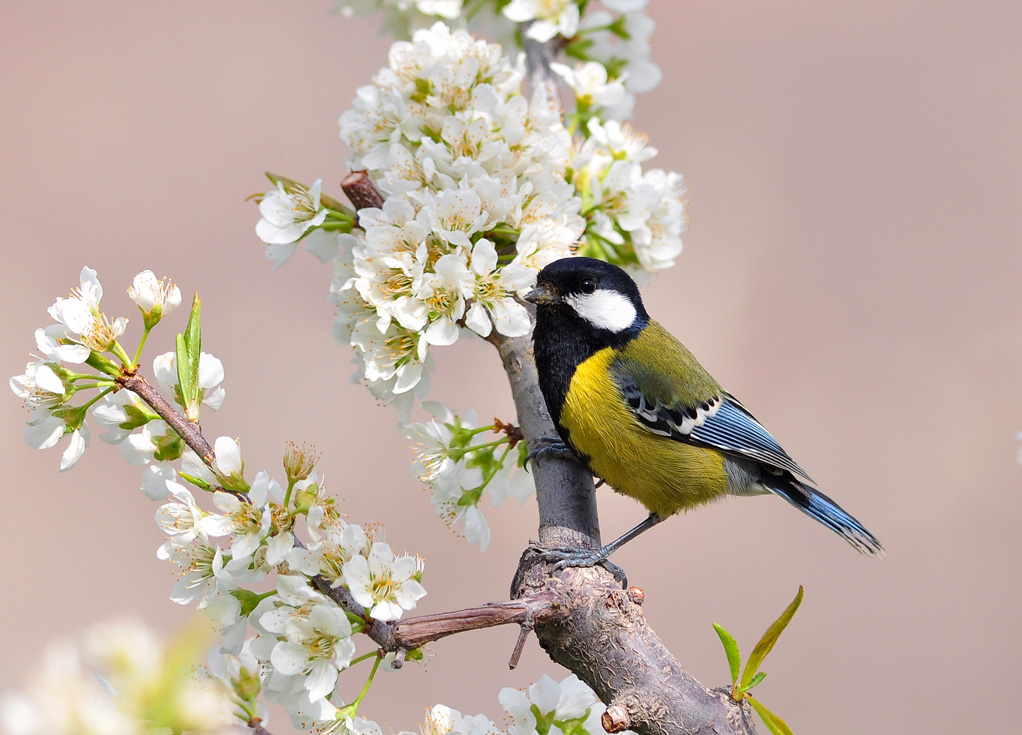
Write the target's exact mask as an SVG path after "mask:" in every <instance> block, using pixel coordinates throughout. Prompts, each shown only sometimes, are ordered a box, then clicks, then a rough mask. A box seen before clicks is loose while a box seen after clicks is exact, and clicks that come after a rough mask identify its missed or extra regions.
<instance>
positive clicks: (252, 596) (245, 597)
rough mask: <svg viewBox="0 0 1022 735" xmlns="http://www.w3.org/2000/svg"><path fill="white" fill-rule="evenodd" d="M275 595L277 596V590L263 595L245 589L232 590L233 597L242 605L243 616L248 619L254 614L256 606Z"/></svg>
mask: <svg viewBox="0 0 1022 735" xmlns="http://www.w3.org/2000/svg"><path fill="white" fill-rule="evenodd" d="M275 594H277V591H276V590H271V591H270V592H264V593H263V594H261V595H260V594H258V593H256V592H251V591H249V590H243V589H236V590H231V596H232V597H234V599H236V600H237V601H238V602H240V603H241V614H242V615H243V616H245V617H246V618H247V617H248V616H249V615H251V614H252V611H253V610H255V609H256V605H258V604H259V603H260V602H262V601H263V600H265V599H266V598H267V597H270V596H271V595H275Z"/></svg>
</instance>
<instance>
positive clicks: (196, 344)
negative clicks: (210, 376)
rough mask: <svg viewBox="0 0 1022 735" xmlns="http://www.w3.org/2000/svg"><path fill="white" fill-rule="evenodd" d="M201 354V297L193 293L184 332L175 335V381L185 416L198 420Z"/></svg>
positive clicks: (200, 394)
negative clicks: (178, 388)
mask: <svg viewBox="0 0 1022 735" xmlns="http://www.w3.org/2000/svg"><path fill="white" fill-rule="evenodd" d="M201 354H202V299H200V298H199V294H198V293H196V294H195V298H194V299H193V300H192V311H191V313H190V314H189V315H188V326H186V327H185V331H184V334H179V335H177V382H178V386H179V387H180V389H181V403H182V405H183V406H184V409H185V418H186V419H188V420H189V421H198V419H199V403H200V401H202V388H201V387H200V386H199V356H200V355H201Z"/></svg>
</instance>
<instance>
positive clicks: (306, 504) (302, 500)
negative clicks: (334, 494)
mask: <svg viewBox="0 0 1022 735" xmlns="http://www.w3.org/2000/svg"><path fill="white" fill-rule="evenodd" d="M318 499H319V485H317V484H316V483H312V484H311V485H309V486H308V487H305V488H303V489H301V490H299V491H298V492H297V493H295V511H296V512H298V513H308V512H309V508H311V507H312V506H313V504H314V503H315V502H316V500H318Z"/></svg>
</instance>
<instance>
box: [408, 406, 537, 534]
mask: <svg viewBox="0 0 1022 735" xmlns="http://www.w3.org/2000/svg"><path fill="white" fill-rule="evenodd" d="M422 405H423V408H424V409H426V410H427V411H429V412H430V413H431V414H432V415H433V418H432V419H431V420H430V421H427V422H425V423H418V424H409V425H408V426H407V427H405V435H406V436H407V437H408V438H409V439H412V440H414V441H415V442H416V443H417V444H418V445H419V449H418V455H417V457H416V459H415V461H414V462H413V463H412V473H413V474H415V475H417V476H418V477H419V479H420V480H421V481H422V482H423V483H425V484H426V485H427V486H428V487H430V488H431V489H432V491H433V495H432V498H431V501H432V503H433V510H434V512H435V513H436V514H437V515H438V516H439V517H440V518H441V519H443V520H444V522H445V523H447V525H448V526H449V527H452V528H453V527H454V526H458V527H459V528H460V529H461V528H463V533H464V536H465V539H466V540H467V541H468V542H469V543H471V544H478V545H479V548H480V550H481V551H485V550H486V548H487V546H489V543H490V526H489V524H488V523H487V522H486V518H485V517H484V516H483V514H482V512H481V511H480V509H479V501H480V500H482V496H483V492H484V491H487V492H488V493H489V496H490V500H491V502H492V503H493V506H494V507H495V508H496V507H499V506H500V505H501V504H502V503H503V502H504V500H505V499H506V498H507V497H508V496H509V495H511V496H513V497H515V498H516V499H517V500H518V502H519V503H524V502H525V499H526V498H528V497H529V496H530V495H531V494H532V493H534V492H535V491H536V486H535V484H534V483H533V480H532V475H531V474H529V472H527V471H526V470H525V469H524V468H523V467H522V466H521V465H522V464H523V462H524V454H523V450H524V448H525V444H524V442H522V443H519V444H517V445H515V444H514V443H513V442H512V441H511V439H510V437H508V436H506V435H505V436H503V437H498V438H494V433H496V432H498V431H499V427H497V426H484V427H481V428H477V426H476V424H477V423H478V422H477V420H476V415H475V412H474V411H472V410H471V409H469V410H468V411H466V412H465V414H464V415H461V416H459V415H457V414H455V413H454V412H453V411H451V409H449V408H447V407H446V406H444V405H442V404H440V403H436V402H432V401H427V402H425V403H423V404H422ZM480 437H481V438H482V439H483V441H481V442H478V441H476V439H477V438H480Z"/></svg>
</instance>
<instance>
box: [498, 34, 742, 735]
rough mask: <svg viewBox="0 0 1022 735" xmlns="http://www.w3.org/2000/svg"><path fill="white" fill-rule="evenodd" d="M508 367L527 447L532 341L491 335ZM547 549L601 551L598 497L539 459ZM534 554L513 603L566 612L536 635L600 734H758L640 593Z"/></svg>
mask: <svg viewBox="0 0 1022 735" xmlns="http://www.w3.org/2000/svg"><path fill="white" fill-rule="evenodd" d="M526 30H527V29H526V28H523V29H522V35H523V39H524V44H525V52H526V59H527V62H528V64H529V74H530V78H531V81H532V86H533V88H534V89H535V88H537V87H544V88H546V89H547V91H548V93H550V94H551V95H552V99H557V97H556V85H555V78H554V75H553V73H552V71H551V69H550V62H551V60H552V55H553V47H552V46H551V45H548V44H536V43H535V42H533V41H532V40H531V39H529V38H528V36H527V35H526ZM491 341H492V342H493V343H494V344H495V345H496V347H497V349H498V351H499V352H500V356H501V359H502V360H503V363H504V369H505V371H506V372H507V375H508V380H509V382H510V385H511V395H512V397H513V398H514V402H515V407H516V409H517V411H518V422H519V425H520V426H521V429H522V433H523V434H524V435H525V438H526V441H528V442H529V446H530V448H534V447H535V446H536V443H537V441H539V440H540V439H541V438H543V437H550V436H555V435H556V432H555V429H554V426H553V424H552V422H551V419H550V416H549V413H548V411H547V408H546V402H545V400H544V399H543V396H542V393H541V392H540V390H539V379H538V374H537V372H536V366H535V361H534V360H533V358H532V354H531V349H530V347H531V345H530V341H529V338H527V337H518V338H502V337H500V336H499V335H493V336H492V338H491ZM533 473H534V475H533V476H534V479H535V482H536V497H537V504H538V506H539V540H540V543H541V544H542V545H556V546H593V545H598V544H599V539H600V533H599V521H598V519H597V515H596V492H595V488H594V486H593V479H592V477H591V475H590V473H589V471H588V470H586V469H585V468H583V467H582V465H581V464H580V463H578V462H573V461H571V460H565V459H560V458H556V457H552V456H540V457H537V459H536V461H535V463H534V467H533ZM537 553H538V552H537V550H536V549H534V548H530V549H527V550H526V551H525V553H524V554H523V555H522V558H521V561H520V562H519V567H518V570H517V572H516V573H515V577H514V581H513V583H512V590H511V594H512V597H517V598H521V599H529V598H532V597H534V596H536V595H542V594H546V593H553V594H554V595H556V596H557V598H558V599H559V600H560V604H561V605H562V606H564V607H565V608H566V610H567V615H566V616H565V617H563V618H560V619H557V620H554V621H539V620H537V621H536V628H535V630H536V636H537V638H538V639H539V642H540V645H541V646H542V647H543V648H544V650H546V652H547V654H548V655H549V656H550V657H551V658H552V659H553V660H554V661H555V662H557V663H559V664H561V665H562V666H565V667H566V668H568V669H569V670H571V671H573V672H575V673H576V674H577V675H578V677H579V678H580V679H582V680H583V681H584V682H586V683H587V684H588V685H589V686H590V687H592V689H593V690H594V691H595V692H596V694H597V696H599V697H600V699H601V700H603V702H605V703H606V704H607V705H608V711H607V716H606V717H605V719H604V725H605V727H606V728H607V729H608V730H613V731H615V732H617V731H620V730H623V729H626V728H631V729H634V730H635V731H637V732H639V733H642V735H669V734H676V733H691V734H693V735H694V734H697V733H698V734H699V735H704V734H705V735H709V734H710V733H715V734H717V735H721V734H723V733H730V734H732V735H740V734H744V735H749V734H750V733H754V732H755V728H754V727H753V725H752V722H751V720H750V718H749V716H748V706H747V705H745V704H744V703H742V704H739V703H737V702H735V701H733V700H732V699H731V698H730V696H729V694H728V693H727V692H726V691H711V690H709V689H707V688H705V687H704V686H702V685H701V684H700V683H699V682H698V681H696V680H695V679H694V678H693V677H691V676H690V675H689V674H688V673H687V672H686V671H685V670H684V669H683V668H682V666H681V665H680V664H679V663H678V661H677V660H676V659H675V658H674V656H672V655H671V653H670V651H668V650H667V648H666V646H664V644H663V642H662V641H661V640H660V638H659V637H657V635H656V633H654V632H653V630H652V629H651V628H650V627H649V626H648V625H647V624H646V620H645V617H644V616H643V614H642V608H641V602H642V595H641V594H635V593H633V594H631V595H629V593H627V592H626V591H624V590H622V589H621V587H620V585H618V584H617V582H616V581H615V580H614V579H613V577H612V575H611V574H610V573H609V572H608V571H607V570H605V569H603V568H601V567H592V568H568V569H564V570H562V571H560V572H552V570H551V567H550V565H548V564H545V563H542V562H538V563H537V561H538V559H537Z"/></svg>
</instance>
